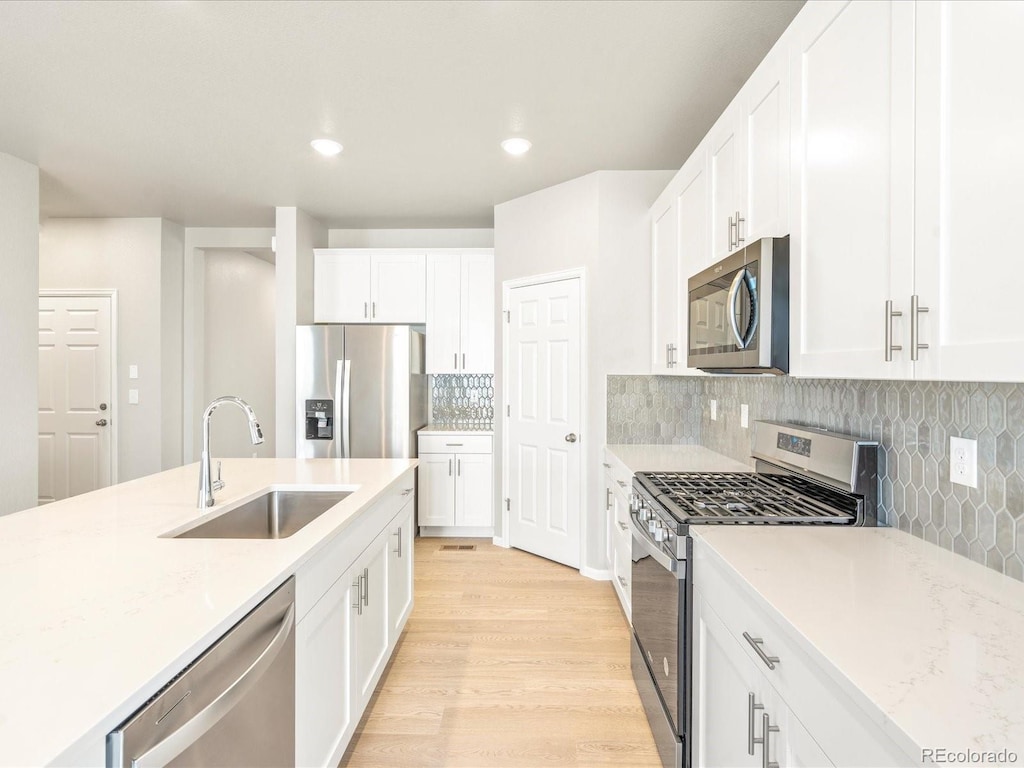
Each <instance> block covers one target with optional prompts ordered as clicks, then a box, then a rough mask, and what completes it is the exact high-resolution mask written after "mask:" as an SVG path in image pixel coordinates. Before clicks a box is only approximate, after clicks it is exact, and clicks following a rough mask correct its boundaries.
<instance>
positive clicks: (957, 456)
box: [949, 437, 978, 488]
mask: <svg viewBox="0 0 1024 768" xmlns="http://www.w3.org/2000/svg"><path fill="white" fill-rule="evenodd" d="M949 481H950V482H951V483H957V484H958V485H967V486H970V487H971V488H977V487H978V441H977V440H967V439H965V438H963V437H951V438H949Z"/></svg>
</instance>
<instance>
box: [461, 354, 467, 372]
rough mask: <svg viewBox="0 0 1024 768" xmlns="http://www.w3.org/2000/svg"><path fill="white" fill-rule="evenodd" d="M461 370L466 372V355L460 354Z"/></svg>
mask: <svg viewBox="0 0 1024 768" xmlns="http://www.w3.org/2000/svg"><path fill="white" fill-rule="evenodd" d="M462 370H466V353H465V352H463V353H462Z"/></svg>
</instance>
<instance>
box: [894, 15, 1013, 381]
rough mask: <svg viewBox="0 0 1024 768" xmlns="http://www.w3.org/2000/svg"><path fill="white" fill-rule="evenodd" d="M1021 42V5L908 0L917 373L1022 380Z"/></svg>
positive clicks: (932, 376) (904, 299)
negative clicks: (912, 45) (1014, 225)
mask: <svg viewBox="0 0 1024 768" xmlns="http://www.w3.org/2000/svg"><path fill="white" fill-rule="evenodd" d="M1022 39H1024V6H1022V4H1021V3H1009V2H971V3H959V2H922V3H918V4H917V46H916V52H917V59H916V63H917V83H916V85H917V87H916V91H915V93H916V99H917V111H916V117H917V121H916V124H917V147H916V175H917V177H916V178H917V184H916V195H915V201H916V217H915V221H916V240H915V245H916V250H915V262H916V263H915V270H914V276H915V286H914V291H913V292H914V293H915V294H917V295H918V297H919V303H920V306H922V307H927V308H928V310H929V311H928V312H927V313H923V312H922V313H921V314H919V315H918V320H919V325H920V333H919V336H918V341H919V343H920V344H927V345H928V346H927V348H926V349H920V348H919V349H918V350H917V357H918V361H917V363H916V364H915V366H916V371H915V373H916V376H917V377H918V378H922V379H951V380H973V381H979V380H980V381H1024V324H1022V323H1021V322H1020V319H1019V315H1018V305H1019V304H1020V303H1021V291H1020V287H1019V283H1020V281H1019V280H1018V279H1017V272H1018V271H1019V269H1020V267H1019V263H1020V260H1019V257H1017V255H1016V253H1015V249H1014V247H1013V246H1012V244H1011V241H1012V237H1011V235H1010V234H1009V232H1010V229H1009V228H1008V227H1007V225H1008V224H1009V223H1010V222H1013V221H1016V220H1017V219H1018V217H1019V216H1020V212H1021V192H1020V183H1021V181H1020V180H1021V177H1022V174H1024V151H1022V149H1021V126H1024V99H1022V98H1021V91H1020V73H1021V71H1022V70H1024V48H1022V46H1021V40H1022ZM901 298H902V303H903V305H904V309H906V308H907V300H908V298H909V296H903V297H901ZM910 344H911V340H910V337H909V335H905V336H904V339H903V346H904V347H907V348H909V345H910Z"/></svg>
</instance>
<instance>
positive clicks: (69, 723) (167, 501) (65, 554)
mask: <svg viewBox="0 0 1024 768" xmlns="http://www.w3.org/2000/svg"><path fill="white" fill-rule="evenodd" d="M415 466H416V461H415V460H406V459H352V460H329V459H311V460H296V459H226V460H224V462H223V476H224V479H225V481H226V483H227V485H226V487H225V488H224V489H223V490H221V491H219V492H218V493H217V504H216V506H215V507H212V508H210V509H209V510H207V511H206V512H201V511H200V510H198V509H197V508H196V487H197V481H198V476H199V468H198V465H196V464H193V465H189V466H186V467H181V468H178V469H173V470H169V471H166V472H162V473H159V474H156V475H152V476H149V477H145V478H140V479H138V480H134V481H131V482H128V483H123V484H121V485H117V486H113V487H110V488H105V489H102V490H99V491H95V492H93V493H88V494H84V495H82V496H78V497H74V498H70V499H67V500H64V501H60V502H56V503H53V504H50V505H47V506H45V507H40V508H37V509H32V510H26V511H24V512H19V513H16V514H13V515H9V516H7V517H4V518H0V583H2V585H3V586H2V591H0V615H2V617H3V621H2V622H0V691H3V696H2V697H0V765H21V766H24V765H46V764H57V765H83V764H89V765H93V764H102V761H103V759H104V758H103V751H102V750H103V743H104V738H105V734H106V733H107V732H109V731H110V730H111V729H112V728H114V727H116V726H117V725H118V724H119V723H121V722H122V721H123V720H124V719H125V718H126V717H128V716H129V715H130V714H131V713H132V712H133V711H134V710H135V709H137V708H138V707H139V706H140V705H141V704H143V703H144V702H145V701H146V700H147V699H148V698H149V697H150V696H152V695H153V694H154V693H156V692H157V691H158V690H159V689H160V688H161V687H162V686H163V685H164V684H165V683H167V682H168V680H170V679H171V677H173V676H174V675H175V674H176V673H177V672H178V671H179V670H181V669H182V668H183V667H184V666H186V665H187V664H188V663H189V662H191V661H192V660H193V659H195V658H196V657H197V656H198V655H199V654H200V653H201V652H202V651H203V650H204V649H205V648H206V647H207V646H209V645H210V644H211V643H212V642H214V641H215V640H216V639H217V638H219V637H220V636H221V635H222V634H224V632H225V631H227V630H228V629H229V628H230V627H231V626H233V625H234V624H235V623H236V622H237V621H238V620H240V619H241V618H242V617H243V616H245V614H246V613H248V612H249V611H250V610H251V609H252V608H254V607H255V606H256V605H257V604H258V603H259V602H260V601H261V600H262V599H263V598H264V597H266V596H267V595H269V594H270V593H271V592H272V591H273V590H274V589H275V588H276V587H277V586H278V585H280V584H281V583H282V582H284V581H285V580H286V579H287V578H288V577H290V576H291V575H292V574H295V573H296V571H299V570H300V569H301V568H302V567H303V566H304V565H306V564H307V563H309V562H310V561H311V560H312V559H314V558H315V557H316V555H317V554H318V553H320V552H322V551H323V550H324V549H325V548H326V547H328V546H335V544H334V542H338V541H339V540H342V539H344V538H345V536H346V532H350V531H354V530H356V528H357V526H358V523H359V521H360V518H361V516H362V515H363V513H364V512H366V511H367V510H369V509H371V508H374V507H375V505H377V506H379V502H380V501H381V500H382V499H385V498H388V497H389V496H390V495H395V494H398V493H399V492H401V493H406V494H407V493H411V488H412V487H413V485H414V483H413V475H414V472H413V468H414V467H415ZM270 489H288V490H318V491H327V490H336V491H350V492H351V495H349V496H348V497H346V498H345V499H343V500H342V501H341V502H339V503H338V504H337V505H335V506H334V507H332V508H331V509H330V510H328V511H327V512H325V513H324V514H322V515H321V516H319V517H318V518H316V519H314V520H313V521H312V522H310V523H309V524H308V525H306V526H305V527H303V528H302V529H301V530H299V531H297V532H296V533H295V534H294V535H292V536H290V537H288V538H284V539H276V540H258V539H199V538H195V539H174V538H165V537H162V535H163V534H166V533H168V532H172V531H177V530H178V529H181V528H183V527H185V526H187V525H188V524H190V523H193V522H195V521H197V520H199V519H200V517H206V516H211V517H212V516H215V515H216V514H218V513H219V512H220V511H221V510H223V509H225V508H227V507H230V506H233V505H236V504H238V503H241V502H244V501H246V500H248V499H250V498H254V497H256V496H258V495H260V494H261V493H263V492H264V491H266V490H270ZM300 597H301V593H300Z"/></svg>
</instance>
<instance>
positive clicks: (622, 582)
mask: <svg viewBox="0 0 1024 768" xmlns="http://www.w3.org/2000/svg"><path fill="white" fill-rule="evenodd" d="M615 578H617V579H618V580H619V584H621V585H622V588H623V589H625V588H626V587H628V586H629V582H628V581H626V580H625V579H624V578H622V577H621V576H616V577H615Z"/></svg>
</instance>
